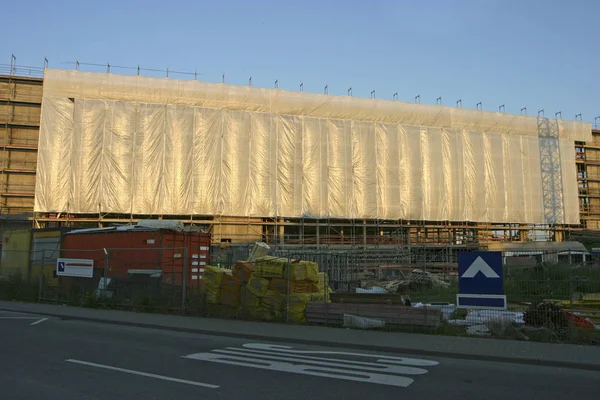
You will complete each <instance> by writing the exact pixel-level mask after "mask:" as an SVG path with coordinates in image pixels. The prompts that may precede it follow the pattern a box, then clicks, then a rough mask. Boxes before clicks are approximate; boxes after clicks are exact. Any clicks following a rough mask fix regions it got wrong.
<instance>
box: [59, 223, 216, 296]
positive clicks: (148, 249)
mask: <svg viewBox="0 0 600 400" xmlns="http://www.w3.org/2000/svg"><path fill="white" fill-rule="evenodd" d="M210 240H211V239H210V234H205V233H200V232H175V231H169V230H142V229H136V230H129V231H117V230H100V229H99V230H91V231H85V232H74V233H68V234H65V236H64V239H63V241H62V249H61V257H63V258H83V259H93V260H94V269H97V270H104V263H105V260H106V253H105V252H104V249H106V251H107V253H108V271H107V276H108V277H111V278H122V279H124V278H127V277H131V276H132V275H135V274H147V275H148V274H151V272H152V271H157V270H160V271H162V281H163V283H166V284H173V285H181V282H182V280H183V269H184V265H185V262H184V259H185V253H187V267H188V271H187V283H188V285H191V286H197V285H199V284H200V282H201V279H202V278H201V273H202V271H203V266H204V265H207V264H208V263H209V262H210V258H209V257H210ZM184 249H186V250H184ZM201 270H202V271H201ZM94 275H96V274H94Z"/></svg>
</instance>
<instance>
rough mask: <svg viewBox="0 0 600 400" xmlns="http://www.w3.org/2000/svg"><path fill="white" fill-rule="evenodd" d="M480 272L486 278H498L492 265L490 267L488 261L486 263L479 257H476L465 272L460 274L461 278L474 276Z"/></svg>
mask: <svg viewBox="0 0 600 400" xmlns="http://www.w3.org/2000/svg"><path fill="white" fill-rule="evenodd" d="M480 272H481V273H482V274H483V275H484V276H485V277H486V278H500V275H498V274H497V273H496V271H494V270H493V269H492V267H490V266H489V265H488V263H486V262H485V261H484V260H483V258H481V257H477V259H476V260H475V261H473V264H471V266H470V267H469V268H467V270H466V271H465V273H464V274H462V276H461V278H474V277H475V275H477V274H478V273H480Z"/></svg>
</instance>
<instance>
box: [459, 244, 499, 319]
mask: <svg viewBox="0 0 600 400" xmlns="http://www.w3.org/2000/svg"><path fill="white" fill-rule="evenodd" d="M458 293H459V294H458V295H457V296H456V304H457V306H458V307H459V308H473V309H478V308H479V309H499V310H506V296H505V295H504V279H503V277H502V252H499V251H477V252H470V253H459V254H458Z"/></svg>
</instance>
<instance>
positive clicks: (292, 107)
mask: <svg viewBox="0 0 600 400" xmlns="http://www.w3.org/2000/svg"><path fill="white" fill-rule="evenodd" d="M6 69H7V70H6V71H3V75H2V76H0V102H1V103H0V104H1V106H0V107H1V108H0V132H1V133H2V139H1V140H2V150H3V155H2V166H1V167H2V181H1V184H2V189H1V195H2V204H1V211H2V221H3V224H4V229H6V227H7V226H11V227H14V226H16V224H21V225H20V226H22V227H23V226H28V227H31V226H35V227H58V226H81V227H84V226H89V227H92V226H107V225H114V224H125V223H130V222H136V221H138V220H140V219H148V218H158V219H177V220H181V221H182V222H184V223H187V224H193V225H195V226H198V227H200V228H201V229H204V230H206V231H208V232H211V233H212V235H213V240H214V241H216V242H221V243H229V242H232V243H236V242H238V243H243V242H249V241H256V240H263V241H266V242H268V243H278V244H288V245H292V244H296V245H328V246H334V245H335V246H337V245H344V246H347V245H353V246H369V245H396V244H403V245H406V244H413V245H438V246H457V247H463V246H466V245H471V244H472V245H477V246H479V245H486V244H487V243H489V242H491V241H530V240H555V241H561V240H564V239H565V238H566V237H567V235H568V234H569V233H570V232H573V231H577V230H583V229H598V227H599V226H600V131H592V128H591V124H589V123H585V122H580V121H565V120H561V119H549V118H544V117H543V116H539V117H527V116H521V115H512V114H507V113H496V112H486V111H481V110H467V109H462V108H453V107H443V106H440V105H425V104H412V103H404V102H400V101H386V100H376V99H360V98H353V97H341V96H331V95H328V94H323V95H317V94H309V93H300V92H289V91H283V90H278V89H263V88H256V87H251V86H247V87H245V86H234V85H226V84H214V83H206V82H198V81H195V80H194V81H185V80H174V79H159V78H149V77H143V76H124V75H117V74H108V73H90V72H82V71H76V70H75V71H66V70H52V69H46V70H43V69H34V68H19V67H16V66H14V65H11V66H10V67H7V68H6ZM42 75H44V77H43V79H42ZM597 139H598V140H597ZM596 141H598V143H596ZM596 192H597V193H596Z"/></svg>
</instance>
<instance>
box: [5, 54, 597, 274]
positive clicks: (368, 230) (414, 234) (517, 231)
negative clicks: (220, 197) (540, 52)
mask: <svg viewBox="0 0 600 400" xmlns="http://www.w3.org/2000/svg"><path fill="white" fill-rule="evenodd" d="M13 61H15V62H13ZM74 64H75V68H76V69H78V70H79V69H80V68H81V66H86V65H87V66H95V67H97V69H98V70H101V69H105V70H106V72H107V73H113V72H114V71H115V70H118V69H119V68H124V67H118V66H111V65H108V64H107V65H106V66H105V65H100V64H98V65H92V64H85V63H74ZM129 70H131V71H130V72H131V73H132V74H133V75H140V74H141V73H142V74H143V73H144V72H146V74H154V75H155V76H156V75H165V76H167V75H169V76H170V77H171V76H179V77H184V78H185V77H187V78H190V79H191V78H192V77H193V79H194V80H196V78H197V74H196V73H181V72H177V71H172V70H171V71H169V70H166V71H158V70H150V69H143V68H139V67H138V68H130V69H129ZM43 74H44V69H43V68H35V67H20V66H17V65H16V60H11V64H10V65H8V66H0V75H3V76H2V77H0V81H1V82H6V83H7V88H10V87H11V85H12V87H13V90H12V91H7V92H6V95H4V96H0V97H2V98H1V99H0V101H2V102H3V103H4V104H5V105H6V106H7V107H6V108H4V109H3V111H0V124H1V125H2V126H3V127H4V135H2V137H3V143H2V152H3V154H4V157H3V164H2V171H1V174H2V181H1V182H2V213H3V214H7V215H8V214H17V213H21V212H24V213H28V214H26V215H28V216H27V217H26V218H27V219H29V221H31V219H33V220H34V221H33V222H34V226H35V227H58V226H72V227H75V226H77V227H102V226H110V225H115V224H127V223H135V222H137V221H139V220H143V219H148V218H158V219H176V220H180V221H182V222H183V223H185V224H189V225H194V226H197V227H199V228H200V229H202V230H205V231H206V232H210V233H212V235H213V240H214V242H215V243H218V244H220V245H221V246H224V247H225V246H228V245H231V244H235V243H247V242H251V241H257V240H262V241H265V242H268V243H270V244H272V245H277V246H283V245H285V246H293V247H296V248H309V247H316V248H318V249H323V248H327V249H336V248H345V249H348V248H351V249H352V248H355V249H365V248H371V247H377V248H379V249H383V248H386V247H397V248H399V249H410V251H409V252H408V253H410V254H420V255H419V256H418V257H421V258H422V259H427V258H429V261H428V262H431V263H433V262H434V261H433V260H434V259H436V257H437V258H438V259H439V258H440V257H441V256H440V254H451V253H452V251H453V250H452V249H453V248H470V247H472V246H485V245H486V244H488V243H493V242H503V241H515V242H518V241H531V240H556V241H561V240H565V239H566V238H568V235H569V232H572V231H576V230H581V229H585V228H588V229H600V186H597V185H600V156H596V154H600V140H598V137H600V132H599V131H594V138H593V142H591V143H590V142H581V141H577V142H576V144H575V158H576V164H577V172H578V181H577V184H578V187H579V189H578V190H579V201H580V213H581V219H582V223H581V224H580V225H565V224H564V214H563V213H564V206H563V208H561V207H558V206H557V204H558V203H557V197H556V196H554V197H553V196H552V193H556V191H557V190H558V189H559V188H560V187H559V186H557V184H558V181H557V180H556V179H554V180H552V181H548V182H549V186H547V187H546V189H544V190H543V194H544V215H545V216H546V220H547V222H549V223H547V224H524V223H477V222H473V221H425V220H390V219H364V218H363V219H339V218H338V219H334V218H308V217H306V218H298V217H288V216H271V217H269V218H258V217H238V216H223V215H194V214H192V215H142V214H131V213H130V214H114V213H104V212H98V213H93V214H90V213H87V214H86V213H71V212H69V211H63V212H61V213H35V214H34V215H33V217H31V215H32V214H31V213H32V209H33V207H32V205H31V202H32V201H33V197H34V194H33V182H34V180H35V172H36V161H37V160H36V159H37V145H38V143H37V141H38V138H37V135H38V130H39V118H40V116H39V111H38V112H37V115H36V113H27V112H25V113H23V112H21V113H20V114H19V118H20V120H19V121H16V113H15V112H14V111H13V112H12V113H11V112H10V111H9V110H11V109H12V110H16V109H17V108H18V107H25V106H27V107H34V108H35V107H37V109H38V110H39V107H40V105H41V94H39V95H37V94H35V93H33V91H31V90H30V91H29V94H27V95H25V93H26V92H27V91H26V90H20V89H21V88H23V87H25V85H29V86H38V87H40V88H41V85H42V82H43V81H42V76H43ZM14 88H19V90H15V89H14ZM19 96H20V97H19ZM4 110H6V111H4ZM2 112H4V117H3V118H2V115H3V114H2ZM544 121H547V123H548V124H549V126H548V127H547V128H544V127H538V128H539V129H538V131H539V132H540V136H544V135H542V134H541V133H542V131H545V132H547V133H548V132H550V135H546V136H552V135H551V133H552V132H553V131H552V129H553V127H552V126H551V125H553V124H555V123H556V124H557V123H558V122H557V121H553V120H547V119H545V120H544ZM544 123H545V122H544ZM17 126H18V129H20V130H21V133H19V134H18V135H15V134H14V132H15V130H16V127H17ZM24 129H28V130H29V134H27V135H23V134H22V132H23V130H24ZM555 133H556V132H555ZM596 141H598V142H599V143H598V144H596V143H595V142H596ZM548 143H550V144H551V142H548ZM555 150H556V149H552V151H550V152H547V155H548V157H549V158H548V157H546V156H545V154H546V153H544V152H543V151H544V149H542V148H540V158H542V157H544V159H543V160H540V161H541V162H542V165H541V166H542V173H543V174H544V173H545V172H546V173H547V175H548V176H550V175H551V174H550V173H551V172H556V171H551V168H552V157H553V156H555V155H556V151H555ZM16 154H19V155H18V156H15V155H16ZM596 158H598V160H595V159H596ZM17 160H18V162H16V161H17ZM544 165H546V166H547V167H548V168H546V170H545V169H544ZM544 171H545V172H544ZM595 175H598V177H596V176H595ZM554 177H555V178H556V174H555V175H554ZM19 179H20V181H19ZM9 182H10V183H9ZM9 189H10V190H9ZM596 192H598V193H596ZM548 194H550V196H547V195H548ZM550 205H551V206H550ZM546 206H548V207H546ZM561 210H563V211H562V213H561ZM419 248H423V249H424V250H422V251H421V250H419ZM402 251H404V250H402ZM419 251H421V253H419ZM400 254H401V255H398V256H397V258H398V259H401V258H402V257H404V259H405V260H406V257H408V256H407V255H406V254H407V253H406V252H401V253H400ZM410 257H417V256H412V255H411V256H410ZM411 260H413V261H414V259H411Z"/></svg>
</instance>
